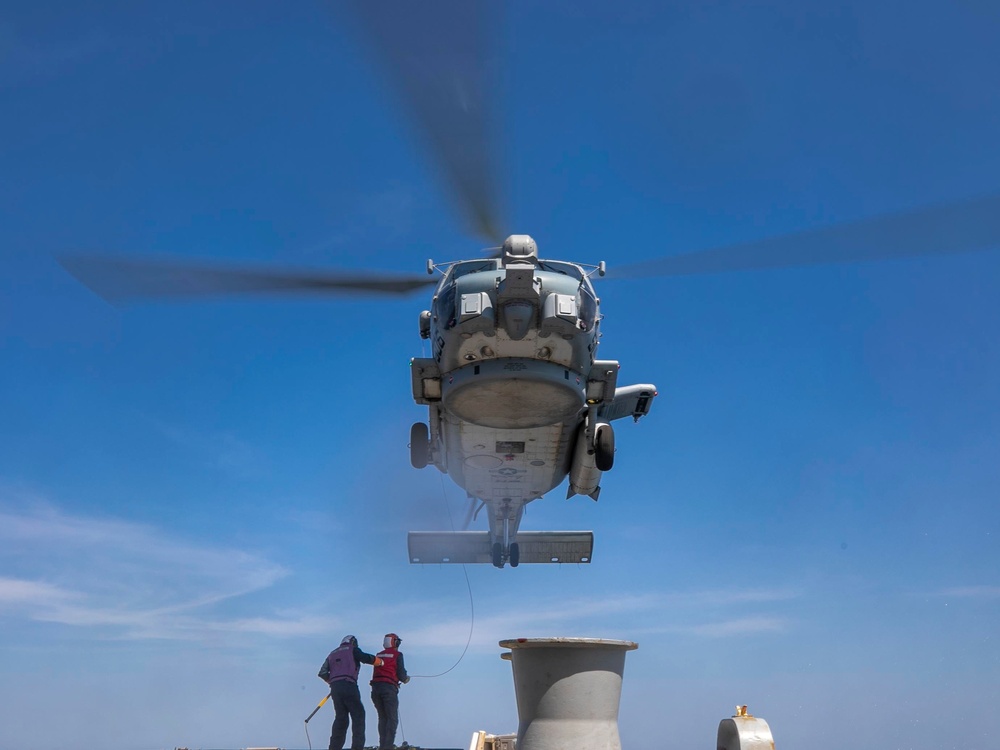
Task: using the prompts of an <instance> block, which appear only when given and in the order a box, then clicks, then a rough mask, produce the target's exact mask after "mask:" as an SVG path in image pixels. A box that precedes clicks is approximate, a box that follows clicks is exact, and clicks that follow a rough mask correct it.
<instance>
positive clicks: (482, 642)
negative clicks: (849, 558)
mask: <svg viewBox="0 0 1000 750" xmlns="http://www.w3.org/2000/svg"><path fill="white" fill-rule="evenodd" d="M798 596H799V593H798V592H796V591H794V590H792V589H785V588H774V589H764V588H762V589H749V590H748V589H737V590H725V589H708V590H699V591H685V592H667V593H660V592H649V593H642V592H640V593H630V594H622V595H618V596H610V597H609V596H602V597H600V598H599V600H595V599H594V598H577V599H569V600H566V601H560V602H559V603H552V602H550V601H549V602H540V601H527V600H521V601H517V602H509V603H507V604H504V603H503V602H494V604H495V606H494V607H493V608H492V611H494V612H496V614H492V613H491V614H489V615H486V616H482V615H479V616H477V617H476V620H475V633H474V637H473V642H472V648H473V649H474V650H482V651H487V650H495V649H496V644H497V641H499V640H501V639H504V638H510V637H523V636H531V637H534V636H548V635H553V634H556V633H564V632H573V633H574V634H582V635H586V633H584V632H581V631H591V634H597V633H607V632H613V631H615V630H618V629H619V628H620V626H621V623H622V620H623V616H624V615H627V620H628V622H629V632H630V633H668V632H669V633H678V634H688V635H694V636H700V637H706V638H727V637H733V636H741V635H750V634H759V633H773V632H783V631H785V630H787V629H788V628H789V627H790V624H789V621H788V620H787V619H786V618H783V617H781V616H779V615H777V614H774V613H764V614H761V613H756V612H755V613H745V614H741V615H740V616H738V617H719V618H718V619H710V620H708V621H706V616H709V617H710V616H711V614H712V613H713V611H714V610H716V609H726V610H727V611H729V610H731V609H732V608H743V609H748V608H752V609H760V607H761V605H763V606H777V605H778V604H779V603H781V602H785V601H789V600H792V599H795V598H797V597H798ZM513 611H516V612H517V616H516V618H512V617H511V612H513ZM512 622H515V623H516V630H517V632H516V633H513V632H512V631H511V628H512ZM468 634H469V618H467V617H461V616H459V617H455V618H452V619H449V620H440V619H434V620H433V621H432V622H427V623H425V624H423V625H418V626H417V627H416V628H413V629H411V630H410V633H409V635H410V637H411V638H412V639H413V640H417V641H419V642H420V643H421V644H423V645H425V646H428V647H443V648H453V647H454V644H455V643H461V642H464V641H465V640H466V638H467V637H468Z"/></svg>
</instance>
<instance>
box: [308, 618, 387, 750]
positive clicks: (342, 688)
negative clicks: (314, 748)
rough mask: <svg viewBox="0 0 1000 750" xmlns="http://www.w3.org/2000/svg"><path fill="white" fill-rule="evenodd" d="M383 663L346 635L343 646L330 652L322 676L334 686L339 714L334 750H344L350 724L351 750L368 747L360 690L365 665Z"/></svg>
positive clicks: (333, 733) (332, 694)
mask: <svg viewBox="0 0 1000 750" xmlns="http://www.w3.org/2000/svg"><path fill="white" fill-rule="evenodd" d="M381 663H382V660H381V659H379V658H378V657H377V656H372V655H371V654H366V653H365V652H364V651H362V650H361V649H360V648H358V639H357V638H355V637H354V636H353V635H345V636H344V639H343V640H342V641H341V642H340V646H338V647H337V648H336V649H334V650H333V651H331V652H330V655H329V656H328V657H326V661H324V662H323V666H322V667H320V670H319V676H320V678H321V679H323V680H325V681H326V682H327V683H329V685H330V697H331V698H333V708H334V710H335V711H336V712H337V716H336V718H335V719H334V720H333V729H332V730H331V732H330V750H344V741H345V740H346V739H347V724H348V721H350V724H351V750H364V747H365V707H364V705H362V703H361V691H359V690H358V673H359V672H360V671H361V665H362V664H374V665H379V664H381Z"/></svg>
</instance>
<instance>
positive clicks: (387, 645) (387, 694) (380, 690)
mask: <svg viewBox="0 0 1000 750" xmlns="http://www.w3.org/2000/svg"><path fill="white" fill-rule="evenodd" d="M402 642H403V639H402V638H400V637H399V636H398V635H396V634H395V633H386V636H385V638H384V639H383V640H382V650H381V651H379V653H378V657H377V658H378V659H380V660H381V661H382V663H381V664H380V665H378V666H376V667H375V669H374V670H373V672H372V703H374V704H375V710H376V711H378V747H379V750H393V748H394V747H395V743H396V727H397V726H398V725H399V683H401V682H402V683H403V684H406V683H407V682H409V681H410V677H409V675H407V674H406V667H405V666H403V654H402V653H400V651H399V644H400V643H402Z"/></svg>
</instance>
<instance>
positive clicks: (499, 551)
mask: <svg viewBox="0 0 1000 750" xmlns="http://www.w3.org/2000/svg"><path fill="white" fill-rule="evenodd" d="M493 567H495V568H502V567H503V548H502V547H501V546H500V542H493Z"/></svg>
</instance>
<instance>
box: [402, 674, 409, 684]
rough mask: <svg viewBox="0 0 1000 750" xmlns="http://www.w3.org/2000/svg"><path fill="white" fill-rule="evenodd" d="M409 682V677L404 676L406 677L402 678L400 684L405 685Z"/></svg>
mask: <svg viewBox="0 0 1000 750" xmlns="http://www.w3.org/2000/svg"><path fill="white" fill-rule="evenodd" d="M409 681H410V675H406V677H404V678H403V679H402V680H401V682H402V683H403V684H404V685H405V684H406V683H408V682H409Z"/></svg>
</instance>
